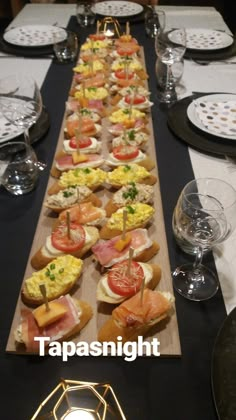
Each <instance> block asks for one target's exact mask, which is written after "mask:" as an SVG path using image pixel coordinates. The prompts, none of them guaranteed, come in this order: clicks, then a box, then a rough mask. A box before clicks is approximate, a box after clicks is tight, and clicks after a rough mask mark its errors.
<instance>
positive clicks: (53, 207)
mask: <svg viewBox="0 0 236 420" xmlns="http://www.w3.org/2000/svg"><path fill="white" fill-rule="evenodd" d="M79 203H92V204H93V205H94V206H95V207H101V206H102V201H101V200H100V198H99V197H97V196H96V194H93V193H91V194H90V195H88V196H87V197H85V198H84V199H83V200H81V201H80V199H78V201H77V202H76V203H74V204H72V205H71V206H68V205H65V206H56V205H53V204H50V203H48V202H47V200H46V201H45V202H44V206H45V207H47V208H48V209H50V210H52V211H54V212H55V213H61V212H62V211H64V210H67V209H69V208H71V207H74V206H76V205H77V204H79Z"/></svg>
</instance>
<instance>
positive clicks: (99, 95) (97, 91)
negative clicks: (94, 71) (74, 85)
mask: <svg viewBox="0 0 236 420" xmlns="http://www.w3.org/2000/svg"><path fill="white" fill-rule="evenodd" d="M74 96H75V98H77V99H80V98H84V97H85V98H87V99H101V100H102V99H105V98H107V97H108V91H107V89H105V88H104V87H89V88H86V89H84V90H79V91H78V92H75V94H74Z"/></svg>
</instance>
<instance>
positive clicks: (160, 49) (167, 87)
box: [155, 28, 186, 103]
mask: <svg viewBox="0 0 236 420" xmlns="http://www.w3.org/2000/svg"><path fill="white" fill-rule="evenodd" d="M155 50H156V54H157V57H158V59H159V60H160V61H161V63H162V64H164V65H165V67H166V74H165V82H164V84H163V86H162V89H160V92H159V95H158V96H159V100H160V101H161V102H164V103H172V102H174V101H176V100H177V95H176V91H175V81H174V77H173V74H172V67H173V66H174V64H176V63H177V62H180V61H181V60H182V58H183V56H184V53H185V50H186V32H185V29H184V28H178V29H176V28H175V29H168V30H164V31H160V32H159V33H158V34H157V36H156V38H155Z"/></svg>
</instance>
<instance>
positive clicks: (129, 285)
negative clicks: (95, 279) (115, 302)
mask: <svg viewBox="0 0 236 420" xmlns="http://www.w3.org/2000/svg"><path fill="white" fill-rule="evenodd" d="M128 264H129V262H128V260H125V261H122V262H119V263H117V264H114V265H113V267H112V268H111V270H110V271H109V272H108V275H107V282H108V286H109V287H110V289H111V290H112V291H113V292H114V293H117V294H118V295H120V296H126V297H128V296H132V295H134V294H135V293H137V292H138V291H139V290H140V287H141V284H142V280H143V278H144V272H143V269H142V267H141V265H140V264H139V263H138V262H136V261H131V266H130V275H129V276H128V275H127V270H128Z"/></svg>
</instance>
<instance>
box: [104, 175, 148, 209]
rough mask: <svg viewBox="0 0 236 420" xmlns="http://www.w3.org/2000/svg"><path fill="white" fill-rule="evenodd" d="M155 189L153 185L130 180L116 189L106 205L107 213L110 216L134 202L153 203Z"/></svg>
mask: <svg viewBox="0 0 236 420" xmlns="http://www.w3.org/2000/svg"><path fill="white" fill-rule="evenodd" d="M153 194H154V189H153V186H152V185H145V184H139V183H137V182H130V183H129V184H127V185H124V186H123V187H121V188H120V189H119V190H118V191H116V192H115V193H114V194H113V195H112V198H111V199H110V200H109V201H108V202H107V204H106V205H105V210H106V214H107V216H108V217H110V216H111V215H112V214H113V213H114V212H116V211H117V210H118V209H119V208H121V207H125V206H128V205H132V204H134V203H146V204H152V203H153Z"/></svg>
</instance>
